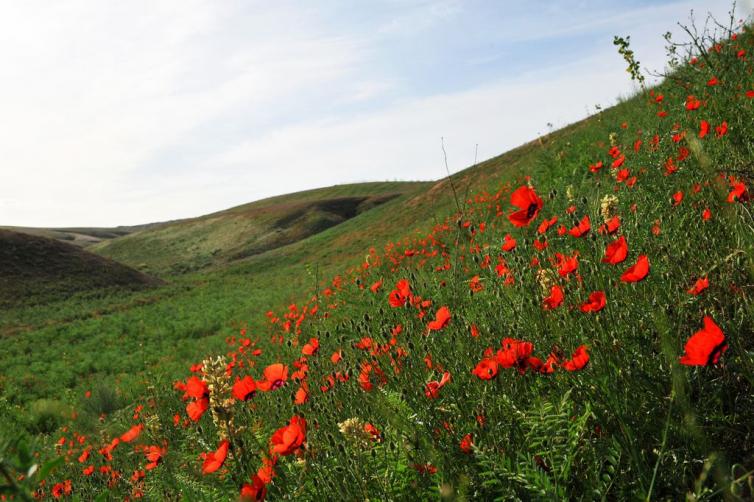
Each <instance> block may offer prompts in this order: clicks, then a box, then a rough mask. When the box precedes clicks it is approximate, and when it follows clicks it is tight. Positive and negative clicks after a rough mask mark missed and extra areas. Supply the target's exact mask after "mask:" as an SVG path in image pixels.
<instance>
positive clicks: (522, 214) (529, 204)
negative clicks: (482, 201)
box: [508, 185, 543, 227]
mask: <svg viewBox="0 0 754 502" xmlns="http://www.w3.org/2000/svg"><path fill="white" fill-rule="evenodd" d="M511 205H513V206H515V207H517V208H518V209H519V210H518V211H514V212H512V213H511V214H509V215H508V219H509V220H510V222H511V223H513V225H514V226H517V227H525V226H527V225H529V223H531V221H532V220H533V219H534V218H536V217H537V214H539V210H540V209H542V205H543V204H542V199H540V198H539V197H538V196H537V193H536V192H535V191H534V190H533V189H532V188H529V187H528V186H525V185H524V186H521V187H519V188H517V189H516V190H515V191H514V192H513V193H512V194H511Z"/></svg>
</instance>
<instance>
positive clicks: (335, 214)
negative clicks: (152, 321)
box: [92, 182, 425, 275]
mask: <svg viewBox="0 0 754 502" xmlns="http://www.w3.org/2000/svg"><path fill="white" fill-rule="evenodd" d="M423 186H425V184H423V183H389V182H385V183H362V184H353V185H340V186H334V187H328V188H321V189H317V190H309V191H306V192H299V193H294V194H288V195H282V196H278V197H272V198H269V199H264V200H261V201H256V202H252V203H250V204H245V205H242V206H238V207H234V208H231V209H228V210H225V211H220V212H217V213H212V214H209V215H206V216H201V217H198V218H191V219H187V220H180V221H177V222H172V223H170V224H165V225H158V226H156V227H153V228H149V229H146V230H144V231H142V232H137V233H134V234H132V235H128V236H126V237H123V238H120V239H115V240H110V241H106V242H102V243H100V244H98V245H95V246H93V248H92V249H93V250H94V251H95V252H97V253H100V254H102V255H104V256H108V257H110V258H113V259H115V260H118V261H120V262H122V263H126V264H128V265H131V266H134V267H137V268H139V269H140V270H145V271H149V272H153V273H158V274H162V275H165V274H167V275H169V274H175V273H184V272H187V271H192V270H198V269H201V268H204V267H207V266H211V265H222V264H225V263H228V262H231V261H237V260H240V259H243V258H246V257H249V256H253V255H257V254H261V253H264V252H265V251H269V250H271V249H275V248H279V247H282V246H286V245H288V244H291V243H294V242H297V241H300V240H302V239H305V238H307V237H309V236H310V235H314V234H316V233H319V232H321V231H322V230H326V229H327V228H330V227H332V226H335V225H338V224H340V223H342V222H344V221H347V220H349V219H351V218H353V217H355V216H357V215H359V214H361V213H363V212H365V211H369V210H371V209H373V208H374V207H376V206H379V205H381V204H383V203H385V202H387V201H389V200H391V199H392V198H394V197H397V196H399V195H401V194H404V193H406V194H411V193H414V192H416V191H417V190H420V189H421V188H422V187H423Z"/></svg>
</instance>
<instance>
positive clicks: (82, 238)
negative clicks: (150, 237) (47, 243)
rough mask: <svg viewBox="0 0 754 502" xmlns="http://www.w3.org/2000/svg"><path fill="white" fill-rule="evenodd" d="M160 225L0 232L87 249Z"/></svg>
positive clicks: (6, 228)
mask: <svg viewBox="0 0 754 502" xmlns="http://www.w3.org/2000/svg"><path fill="white" fill-rule="evenodd" d="M155 225H160V223H148V224H146V225H135V226H121V227H112V228H97V227H94V228H86V227H76V228H34V227H11V226H0V230H10V231H13V232H20V233H23V234H29V235H37V236H40V237H49V238H50V239H55V240H59V241H63V242H68V243H70V244H74V245H76V246H80V247H88V246H91V245H93V244H97V243H99V242H102V241H106V240H108V239H115V238H117V237H123V236H125V235H128V234H132V233H134V232H138V231H140V230H145V229H147V228H150V227H153V226H155Z"/></svg>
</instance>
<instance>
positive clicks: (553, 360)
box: [539, 353, 559, 375]
mask: <svg viewBox="0 0 754 502" xmlns="http://www.w3.org/2000/svg"><path fill="white" fill-rule="evenodd" d="M558 363H559V359H558V356H557V355H555V354H552V353H551V354H550V355H549V356H547V360H546V361H545V362H544V363H542V366H541V367H540V368H539V372H540V373H542V374H543V375H550V374H552V373H554V372H555V367H556V366H557V365H558Z"/></svg>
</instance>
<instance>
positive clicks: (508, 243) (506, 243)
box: [501, 234, 516, 252]
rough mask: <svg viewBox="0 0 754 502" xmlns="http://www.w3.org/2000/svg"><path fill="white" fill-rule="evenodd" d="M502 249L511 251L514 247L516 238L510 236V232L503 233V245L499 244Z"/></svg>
mask: <svg viewBox="0 0 754 502" xmlns="http://www.w3.org/2000/svg"><path fill="white" fill-rule="evenodd" d="M501 248H502V250H503V251H506V252H507V251H513V250H514V249H516V239H514V238H513V237H511V234H505V237H504V238H503V245H502V246H501Z"/></svg>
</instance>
